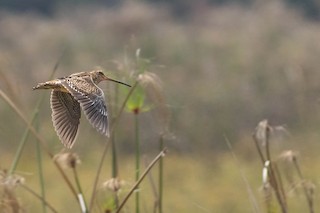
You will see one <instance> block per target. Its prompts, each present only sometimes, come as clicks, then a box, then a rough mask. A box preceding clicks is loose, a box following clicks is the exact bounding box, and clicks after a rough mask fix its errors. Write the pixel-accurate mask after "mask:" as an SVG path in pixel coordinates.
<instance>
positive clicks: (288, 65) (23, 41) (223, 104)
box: [0, 1, 320, 213]
mask: <svg viewBox="0 0 320 213" xmlns="http://www.w3.org/2000/svg"><path fill="white" fill-rule="evenodd" d="M193 13H194V14H192V15H190V16H189V17H188V18H187V19H179V18H177V17H176V16H174V14H172V13H171V12H170V10H168V8H166V7H159V5H158V7H156V6H152V5H146V4H140V3H134V2H131V3H127V4H125V5H123V6H122V7H119V8H103V7H101V8H98V7H95V6H87V7H75V8H70V7H67V8H64V7H61V8H57V10H56V12H55V14H54V15H53V16H52V17H44V16H41V15H38V14H34V13H22V14H18V13H12V12H8V11H0V29H1V30H0V89H1V101H0V115H1V120H2V121H1V122H0V135H1V141H0V169H1V172H0V182H1V191H0V192H1V193H2V200H1V203H0V205H1V208H2V209H6V210H3V211H4V212H23V211H26V212H51V211H50V209H49V208H48V207H46V208H45V209H44V208H43V204H42V202H41V199H38V198H37V197H36V196H34V195H32V194H30V192H29V191H28V189H32V190H33V191H34V192H36V193H37V194H38V195H40V197H42V198H45V200H46V201H47V202H48V203H49V204H50V205H52V206H53V207H54V209H55V210H56V211H57V212H78V211H79V212H80V206H79V202H78V201H77V199H75V196H74V194H73V193H72V191H71V190H70V187H69V186H68V185H67V184H66V180H65V179H63V178H62V176H61V175H60V174H61V173H62V174H65V175H66V177H67V179H69V180H70V182H71V184H72V185H73V187H74V188H75V189H76V191H77V192H79V190H80V189H79V188H77V186H76V181H75V173H77V175H76V176H77V177H79V181H80V185H81V191H82V192H83V195H84V197H85V200H86V202H87V204H88V205H90V199H91V196H92V190H93V188H94V185H95V184H94V183H95V177H96V174H97V173H98V165H99V163H100V161H101V160H102V162H103V165H102V170H101V174H100V176H99V177H100V178H99V181H98V182H96V183H97V186H96V187H97V190H96V193H95V199H94V201H93V206H94V207H93V210H92V212H103V211H104V212H107V211H106V210H107V209H116V207H115V206H118V205H119V204H120V203H121V202H122V201H123V200H124V198H125V196H126V195H127V194H128V193H129V192H130V189H131V188H132V186H133V185H134V183H135V182H136V181H137V177H136V176H137V165H136V161H137V160H138V161H139V162H140V164H139V166H140V169H138V170H139V171H140V173H139V174H138V176H140V175H141V174H142V172H143V171H144V170H145V168H146V167H147V165H148V164H149V163H150V162H151V161H152V160H153V159H154V158H155V156H156V155H157V154H158V153H159V152H160V150H161V148H163V147H167V148H168V152H167V154H166V156H165V157H164V158H162V161H161V160H160V162H157V163H156V164H155V166H154V167H153V168H152V169H151V171H150V172H149V173H148V175H147V176H146V178H145V179H144V180H143V182H142V183H141V184H140V186H139V190H138V191H139V194H140V201H138V202H139V203H140V212H159V213H161V212H204V213H207V212H226V213H227V212H284V211H283V210H281V205H280V204H282V205H283V204H284V203H285V206H286V209H287V210H288V211H287V212H290V213H291V212H297V213H298V212H313V211H312V209H314V210H315V211H314V212H317V209H319V207H318V205H317V203H319V196H318V193H317V186H318V184H319V177H320V172H319V170H318V164H319V162H320V157H319V154H318V153H319V150H320V131H319V130H320V114H319V112H320V110H319V109H320V105H319V97H320V86H319V85H320V84H319V82H320V72H319V70H318V69H319V67H320V60H319V59H318V58H319V55H320V43H319V41H318V40H319V37H320V25H319V23H318V22H315V21H310V20H308V19H306V18H305V17H304V16H303V15H302V14H300V13H299V12H298V11H294V10H292V9H291V8H288V7H286V6H284V5H282V4H281V3H279V2H278V1H270V2H269V3H263V2H258V3H256V4H254V5H253V6H252V7H250V8H246V7H243V6H237V5H228V6H223V7H199V8H198V9H195V10H194V11H193ZM57 63H58V66H57V67H56V68H57V69H56V71H55V73H54V76H55V77H60V76H67V75H69V74H71V73H75V72H80V71H87V70H91V69H93V68H95V67H97V66H98V67H102V68H103V69H104V71H105V73H107V74H108V75H109V76H111V77H112V78H115V79H118V80H121V81H124V82H127V83H129V84H131V85H135V83H136V82H139V85H140V86H141V87H140V86H138V87H137V88H135V87H134V89H133V90H132V91H133V93H132V94H131V96H130V98H129V99H128V100H127V101H128V102H127V105H126V106H125V109H124V111H123V112H122V114H121V116H120V117H119V118H118V117H116V115H118V113H119V111H121V105H122V104H123V103H124V102H125V101H126V98H127V97H129V95H130V91H131V90H130V89H126V88H121V86H116V85H114V84H113V83H110V82H106V83H105V82H102V83H101V84H100V86H101V88H102V89H103V90H104V92H105V95H106V100H107V105H108V109H109V112H110V119H111V120H112V121H116V122H117V125H116V128H115V129H114V130H115V131H114V132H112V133H114V134H112V135H114V136H113V137H112V138H111V140H110V141H108V143H109V145H110V146H109V147H108V146H106V143H107V139H106V138H105V137H103V136H100V135H99V134H98V133H97V132H96V131H95V130H94V129H93V128H92V127H91V126H90V124H89V123H88V122H87V120H86V119H85V117H84V116H82V119H81V123H80V132H79V136H78V139H77V141H76V144H75V145H74V147H73V149H72V152H74V153H77V155H78V156H79V158H80V160H81V164H80V165H78V166H76V169H75V168H68V169H62V172H59V169H57V166H56V165H55V164H54V163H53V160H52V159H51V157H50V156H49V155H56V154H58V153H60V152H61V151H62V150H63V145H62V144H61V143H60V142H59V139H58V137H57V136H56V133H55V132H54V128H53V127H52V122H51V111H50V105H49V91H32V87H33V86H35V85H36V84H37V83H38V82H44V81H46V80H49V78H50V75H51V73H52V72H53V70H54V66H55V65H56V64H57ZM150 73H151V74H150ZM139 74H142V75H144V74H147V77H146V78H145V79H142V80H141V78H139ZM140 77H141V76H140ZM144 80H145V81H147V83H146V82H143V81H144ZM150 80H151V81H150ZM159 81H161V83H160V82H159ZM146 85H147V86H146ZM128 94H129V95H128ZM42 95H44V99H43V103H42V105H41V106H40V107H39V109H38V110H36V109H37V103H38V101H39V100H40V99H41V97H42ZM142 96H143V98H141V97H142ZM4 97H8V98H9V99H10V100H11V101H12V104H13V106H15V107H17V108H18V109H19V110H21V114H22V116H23V117H25V119H26V122H27V123H28V122H30V121H31V119H32V117H33V112H34V110H36V112H37V113H38V114H37V119H35V122H34V124H33V126H34V128H33V127H31V128H30V127H29V130H28V128H27V125H26V123H25V122H24V121H23V119H22V118H21V115H20V116H19V115H17V113H16V111H17V109H12V107H10V106H9V105H10V101H9V102H8V100H6V99H5V98H4ZM141 103H142V105H141ZM137 108H138V109H139V110H138V111H139V113H138V114H137V113H135V112H137V111H136V109H137ZM263 119H268V121H269V125H270V126H271V127H270V129H272V132H271V136H270V141H269V142H270V144H269V146H268V148H270V150H269V151H270V153H271V156H269V158H268V157H267V159H264V160H268V159H269V160H271V163H272V166H274V165H276V166H277V168H278V170H279V171H278V172H276V173H277V174H278V176H277V177H276V180H272V178H270V175H271V173H270V170H268V169H269V168H265V169H267V170H268V174H269V179H268V180H267V181H266V180H265V182H264V183H263V178H262V176H263V175H262V172H263V163H261V158H260V156H259V153H258V152H257V149H256V145H255V143H254V140H253V138H252V133H254V132H255V131H256V130H255V128H256V126H257V125H258V123H259V122H260V121H262V120H263ZM30 130H32V131H35V132H38V136H35V133H34V132H32V131H31V132H30ZM26 131H29V132H28V133H29V136H28V137H27V138H26V140H25V146H24V148H23V149H22V152H21V154H20V155H19V156H20V157H21V158H20V160H19V162H18V164H17V167H16V169H15V172H14V174H16V175H18V177H19V178H20V177H23V179H24V180H23V182H24V183H23V184H22V185H21V184H20V181H22V180H21V179H19V178H17V177H16V176H11V175H9V176H8V175H7V174H8V171H10V168H12V165H13V161H14V156H15V155H16V153H17V151H18V149H19V148H18V147H19V145H20V144H21V143H22V142H21V141H23V139H22V138H23V135H24V133H25V132H26ZM161 136H163V142H164V143H163V144H162V145H161V144H160V143H159V140H160V139H159V138H161ZM39 140H40V141H42V143H43V144H42V143H41V142H40V146H38V145H37V144H38V142H39ZM259 140H264V139H263V138H262V139H261V137H260V138H259ZM37 141H38V142H37ZM111 141H113V142H114V144H115V146H111V144H110V143H111ZM228 142H230V144H231V145H232V147H228ZM260 142H261V141H260ZM137 144H139V145H138V146H137ZM160 146H161V148H160ZM137 147H139V150H137ZM268 148H267V147H266V146H262V150H263V151H265V150H267V149H268ZM104 150H106V151H107V152H106V156H105V159H103V158H104V157H102V156H103V152H104ZM286 150H293V151H294V152H291V155H290V156H289V160H288V157H287V158H285V159H284V160H283V158H284V157H280V156H283V155H281V153H283V152H284V151H286ZM47 151H48V152H49V155H48V153H46V152H47ZM63 151H66V150H63ZM137 151H138V152H139V154H137ZM287 153H288V152H287ZM297 153H298V154H297ZM115 154H116V155H115ZM137 156H138V157H139V158H140V159H139V158H138V159H137ZM292 156H293V158H292ZM39 157H40V158H39ZM290 157H291V158H290ZM115 159H116V160H117V161H115ZM161 163H163V171H162V172H163V174H162V176H161V174H159V173H161V169H159V168H160V166H159V165H161ZM295 163H298V165H299V169H300V171H298V170H297V167H296V164H295ZM39 166H40V168H39ZM58 167H59V166H58ZM270 168H272V167H270ZM39 170H40V171H41V170H42V172H39ZM299 172H300V173H299ZM39 173H40V174H42V175H43V177H42V180H43V187H41V177H40V176H41V175H40V176H39ZM279 174H280V175H279ZM301 174H302V176H301ZM160 176H161V178H160ZM280 176H281V177H280ZM112 177H118V178H119V180H120V183H119V184H120V186H121V189H120V190H119V191H117V193H113V192H111V191H110V187H109V190H108V189H106V187H104V188H103V183H104V182H105V181H107V180H110V179H111V178H112ZM10 178H12V180H13V182H14V184H13V186H12V185H10V184H12V182H10V181H9V180H11V179H10ZM15 178H17V179H15ZM159 179H160V180H162V184H163V186H159ZM16 181H18V183H16ZM273 181H274V182H273ZM9 182H10V184H9V185H8V183H9ZM266 182H267V185H268V184H269V185H268V186H267V185H266ZM275 182H276V183H278V184H280V185H283V190H284V192H279V190H280V188H277V187H275V185H274V183H275ZM263 185H264V186H265V188H263ZM8 187H9V188H8ZM26 187H27V189H26ZM268 187H269V188H268ZM266 188H267V189H266ZM273 189H275V190H273ZM159 190H160V191H161V190H163V192H162V195H163V196H162V199H163V200H162V205H161V207H162V210H161V209H160V208H159V205H156V206H157V208H155V209H156V210H154V205H155V203H156V201H157V196H158V195H159V193H160V191H159ZM267 190H270V191H267ZM277 190H278V191H277ZM306 190H307V193H309V194H308V195H306ZM41 191H43V192H41ZM277 192H279V193H280V194H281V193H283V194H282V195H280V196H283V197H282V201H281V199H280V202H279V199H277V197H276V193H277ZM268 193H270V194H268ZM41 194H42V195H41ZM115 194H117V195H118V196H115ZM136 194H137V193H133V195H132V196H130V197H129V200H128V202H127V203H126V205H125V206H124V208H123V211H122V212H137V211H136V204H137V203H136V202H137V200H136V199H135V197H136ZM307 198H308V199H309V200H311V201H312V204H313V205H314V206H312V208H310V203H309V205H308V203H307ZM15 199H16V200H15ZM15 201H17V202H15ZM17 203H18V204H17ZM19 208H22V210H18V209H19ZM0 212H1V211H0Z"/></svg>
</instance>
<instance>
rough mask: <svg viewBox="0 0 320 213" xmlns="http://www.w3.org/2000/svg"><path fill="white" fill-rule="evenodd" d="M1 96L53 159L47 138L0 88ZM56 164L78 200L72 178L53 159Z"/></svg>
mask: <svg viewBox="0 0 320 213" xmlns="http://www.w3.org/2000/svg"><path fill="white" fill-rule="evenodd" d="M0 97H1V98H2V99H3V100H4V101H5V102H7V103H8V104H9V106H10V107H11V108H12V109H13V111H14V112H15V113H16V114H17V115H18V116H19V117H20V118H21V120H22V121H23V122H24V123H25V124H26V126H27V128H28V129H29V130H30V132H31V133H32V134H33V135H34V136H35V137H36V139H37V140H36V141H38V142H39V144H40V145H41V146H42V149H43V150H44V151H45V152H46V153H47V154H48V155H49V157H50V158H51V159H53V157H54V156H53V154H52V153H51V152H50V150H49V148H48V146H47V145H46V143H45V140H44V139H43V138H42V137H41V136H40V135H39V134H38V132H37V131H36V130H35V128H34V127H33V126H32V125H31V123H30V122H29V121H28V119H27V118H26V117H25V116H24V115H23V113H22V112H21V110H20V109H19V108H18V107H17V106H16V105H15V104H14V103H13V102H12V100H11V99H10V98H9V97H8V96H7V95H6V94H5V93H4V92H3V91H2V90H1V89H0ZM53 163H54V165H55V166H56V167H57V169H58V171H59V173H60V174H61V176H62V178H63V180H64V181H65V182H66V184H67V186H68V187H69V189H70V190H71V192H72V194H73V195H74V197H75V198H76V200H77V201H78V197H77V193H76V190H75V189H74V187H73V186H72V184H71V182H70V180H69V179H68V177H67V176H66V174H65V173H64V171H63V170H62V168H61V166H60V165H59V164H58V163H57V162H56V161H53Z"/></svg>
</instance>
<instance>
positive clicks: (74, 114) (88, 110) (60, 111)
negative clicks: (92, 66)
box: [33, 70, 129, 148]
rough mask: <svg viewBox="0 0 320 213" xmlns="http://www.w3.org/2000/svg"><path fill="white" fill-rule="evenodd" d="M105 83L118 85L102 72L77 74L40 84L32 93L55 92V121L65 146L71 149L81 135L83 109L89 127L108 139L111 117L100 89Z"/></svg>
mask: <svg viewBox="0 0 320 213" xmlns="http://www.w3.org/2000/svg"><path fill="white" fill-rule="evenodd" d="M104 80H110V81H114V82H117V83H121V84H124V85H126V86H129V85H127V84H125V83H122V82H119V81H115V80H113V79H110V78H108V77H106V76H105V75H104V74H103V72H102V71H101V70H94V71H90V72H80V73H75V74H72V75H70V76H67V77H63V78H57V79H54V80H51V81H47V82H44V83H39V84H38V85H37V86H35V87H34V88H33V89H52V92H51V99H50V103H51V109H52V121H53V126H54V128H55V131H56V132H57V134H58V136H59V138H60V140H61V142H62V143H63V145H64V146H66V147H68V148H71V147H72V146H73V144H74V142H75V139H76V137H77V134H78V126H79V123H80V117H81V108H82V110H83V111H84V114H85V115H86V117H87V119H88V120H89V122H90V124H91V125H92V126H93V127H94V128H96V129H97V131H98V132H100V133H101V134H103V135H106V136H108V135H109V130H108V113H107V107H106V104H105V99H104V93H103V91H102V90H101V89H100V88H99V87H98V86H97V84H98V83H100V82H101V81H104Z"/></svg>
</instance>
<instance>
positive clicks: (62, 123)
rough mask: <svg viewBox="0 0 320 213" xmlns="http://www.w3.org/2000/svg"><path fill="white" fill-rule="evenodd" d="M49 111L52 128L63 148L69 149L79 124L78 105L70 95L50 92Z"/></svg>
mask: <svg viewBox="0 0 320 213" xmlns="http://www.w3.org/2000/svg"><path fill="white" fill-rule="evenodd" d="M51 109H52V121H53V126H54V128H55V130H56V132H57V134H58V136H59V138H60V140H61V142H62V144H63V145H64V146H66V147H67V148H71V147H72V146H73V144H74V142H75V140H76V137H77V133H78V126H79V123H80V116H81V111H80V104H79V102H78V101H76V100H75V99H74V98H73V97H72V95H71V94H69V93H66V92H61V91H58V90H55V89H54V90H52V92H51Z"/></svg>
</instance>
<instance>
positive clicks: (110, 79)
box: [105, 77, 131, 87]
mask: <svg viewBox="0 0 320 213" xmlns="http://www.w3.org/2000/svg"><path fill="white" fill-rule="evenodd" d="M105 80H107V81H113V82H116V83H118V84H122V85H125V86H127V87H131V85H129V84H126V83H123V82H121V81H117V80H114V79H112V78H108V77H106V78H105Z"/></svg>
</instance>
